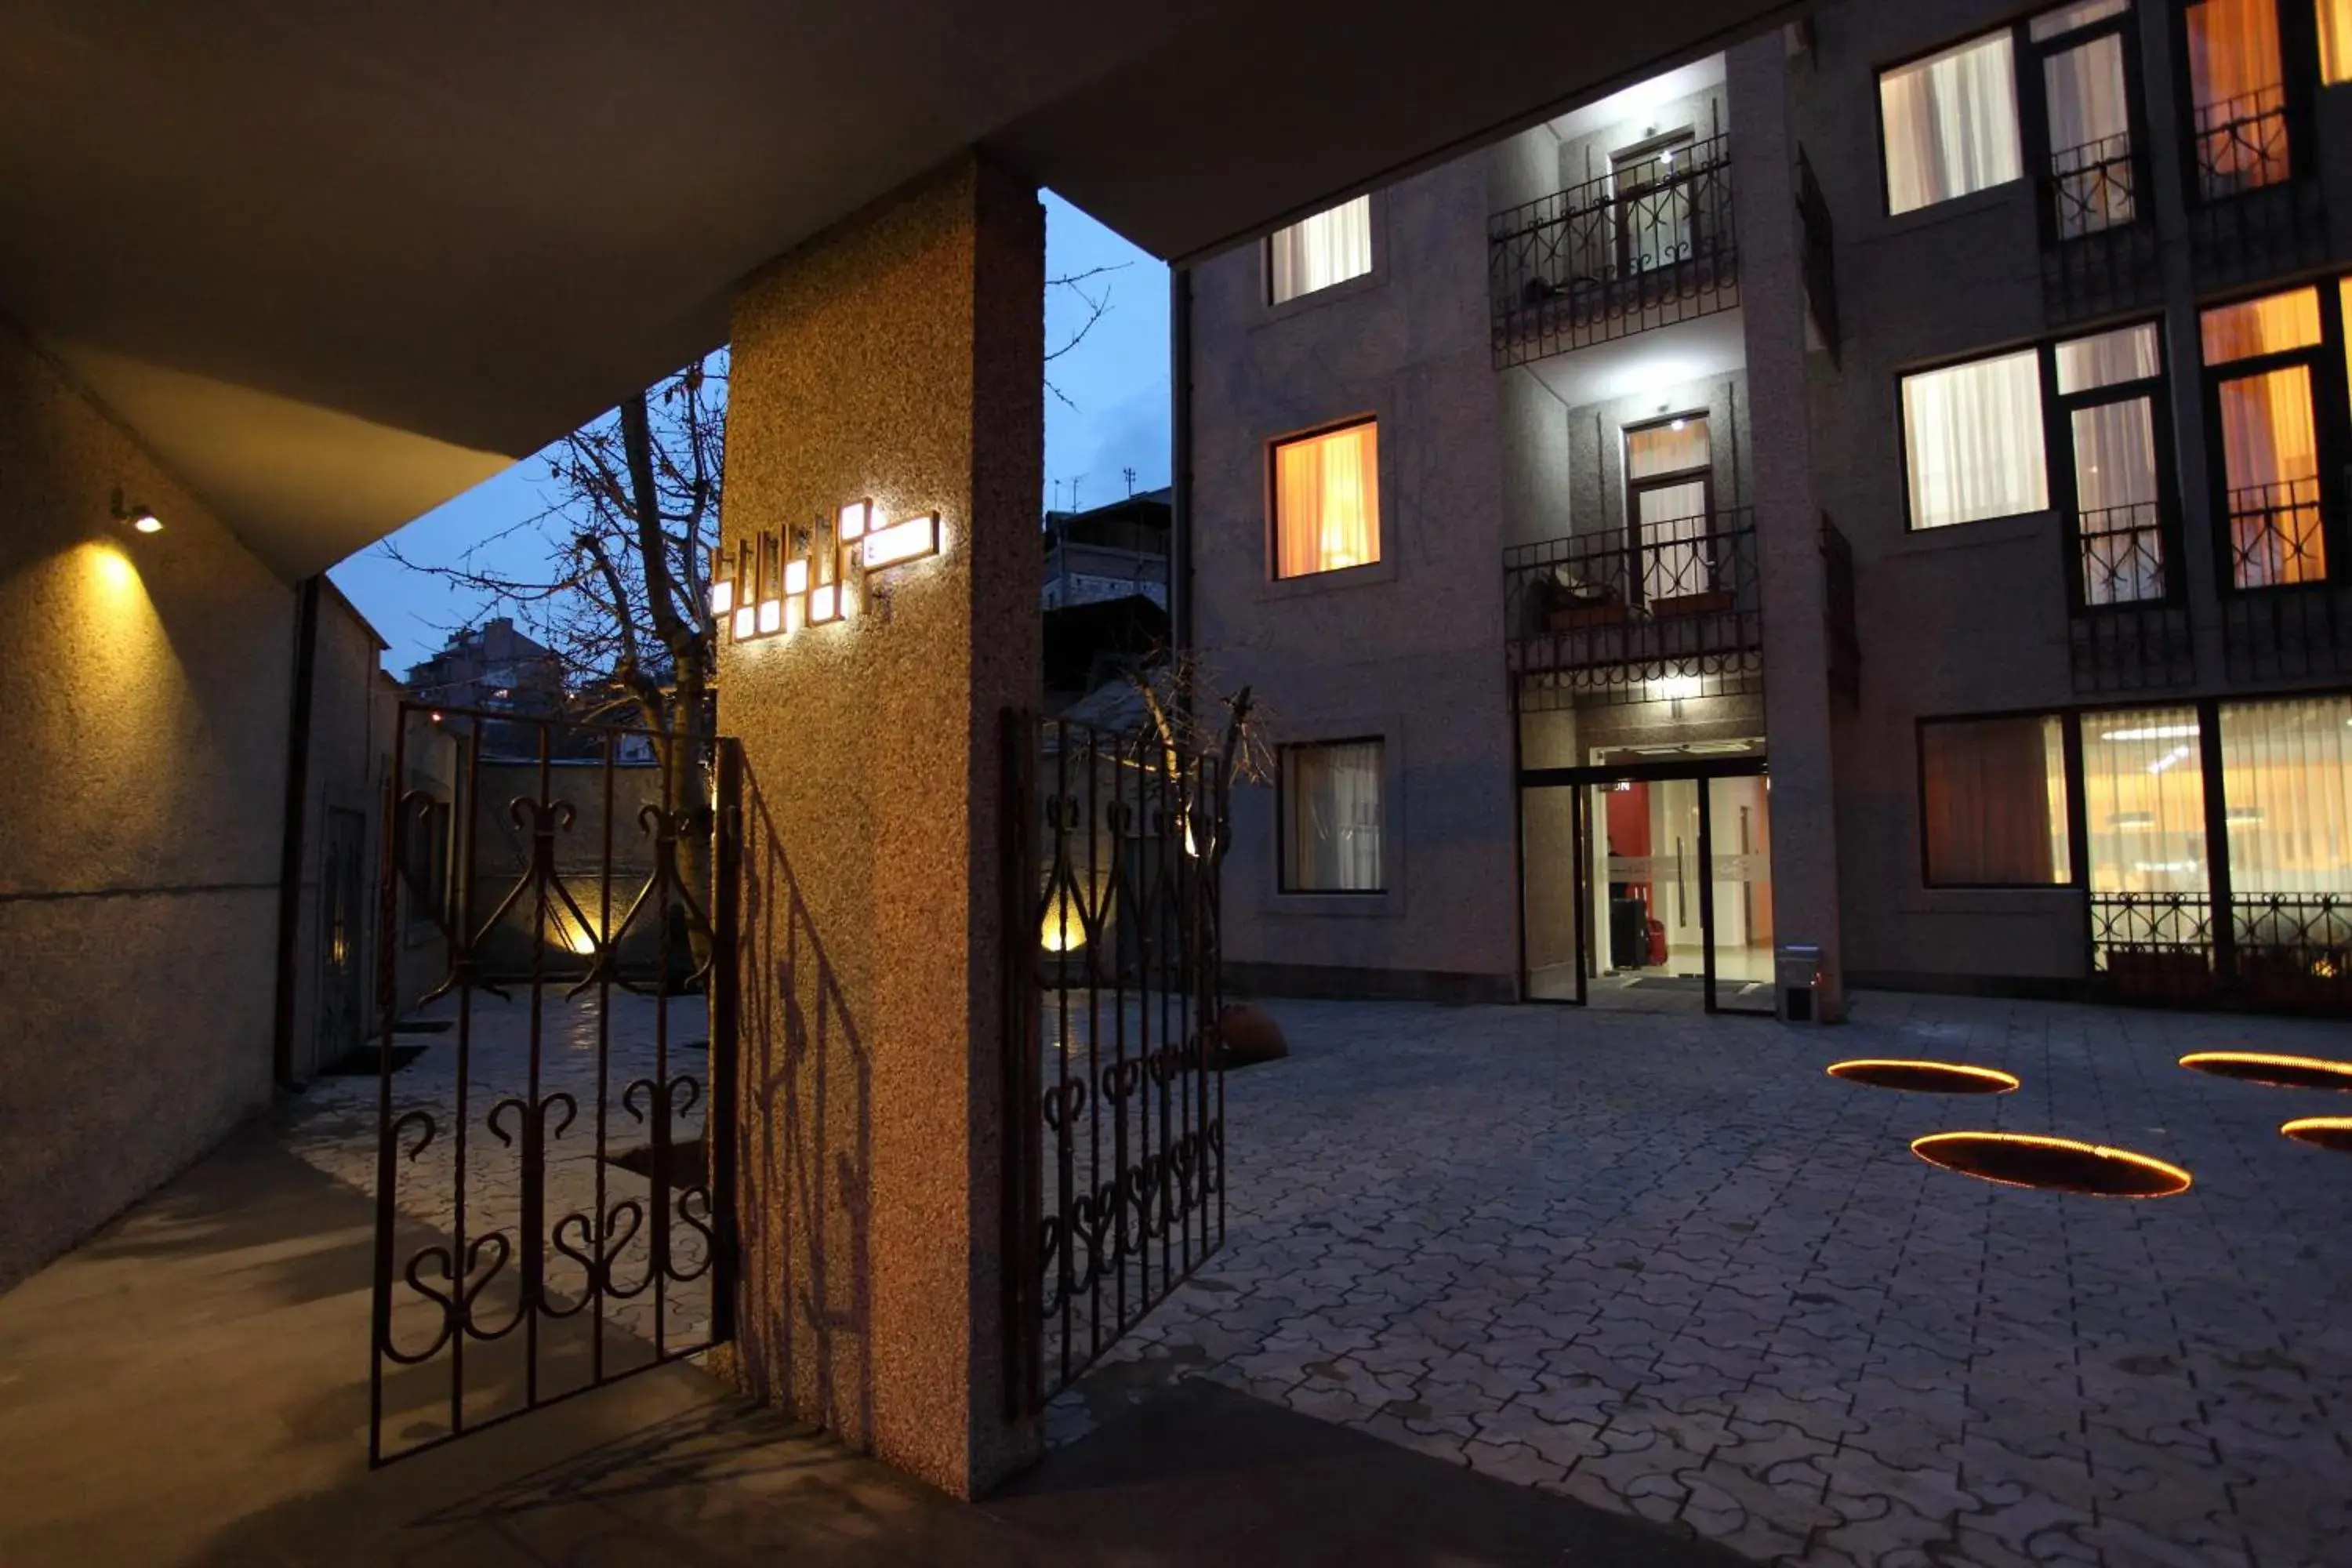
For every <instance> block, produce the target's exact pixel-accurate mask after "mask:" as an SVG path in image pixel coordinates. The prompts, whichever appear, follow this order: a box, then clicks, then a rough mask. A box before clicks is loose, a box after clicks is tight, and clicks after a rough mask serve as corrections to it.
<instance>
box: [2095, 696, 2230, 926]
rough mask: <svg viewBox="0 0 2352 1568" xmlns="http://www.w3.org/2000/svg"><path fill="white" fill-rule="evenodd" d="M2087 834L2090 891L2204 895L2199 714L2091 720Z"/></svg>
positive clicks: (2138, 713) (2138, 712)
mask: <svg viewBox="0 0 2352 1568" xmlns="http://www.w3.org/2000/svg"><path fill="white" fill-rule="evenodd" d="M2082 724H2083V798H2084V807H2083V810H2084V818H2083V820H2084V831H2085V833H2086V834H2087V836H2088V837H2089V841H2090V861H2091V891H2092V892H2093V893H2095V894H2098V893H2136V894H2145V893H2159V894H2161V893H2201V892H2203V891H2204V890H2205V773H2204V769H2203V767H2202V766H2201V765H2200V758H2199V750H2198V726H2197V710H2196V709H2194V708H2136V709H2126V710H2122V711H2120V712H2113V713H2085V714H2084V715H2083V719H2082Z"/></svg>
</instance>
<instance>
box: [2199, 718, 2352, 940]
mask: <svg viewBox="0 0 2352 1568" xmlns="http://www.w3.org/2000/svg"><path fill="white" fill-rule="evenodd" d="M2221 795H2222V799H2223V802H2224V804H2225V807H2226V809H2225V810H2224V812H2223V814H2222V815H2223V817H2224V819H2225V820H2226V821H2227V823H2228V824H2229V831H2230V890H2231V893H2233V894H2247V895H2263V900H2262V901H2263V904H2265V905H2269V904H2275V906H2276V907H2275V908H2274V909H2270V910H2265V912H2267V913H2272V914H2275V915H2280V916H2293V917H2294V919H2292V920H2289V919H2280V920H2277V921H2274V922H2273V923H2276V924H2278V925H2282V926H2287V925H2294V926H2300V925H2301V924H2303V921H2304V919H2305V917H2306V916H2307V913H2308V906H2307V904H2306V902H2305V900H2311V901H2315V900H2317V899H2319V898H2321V897H2325V896H2326V895H2329V894H2333V895H2335V896H2336V898H2337V899H2338V900H2344V899H2346V897H2347V895H2352V697H2306V698H2291V699H2287V700H2282V701H2275V702H2225V703H2223V704H2222V705H2221ZM2257 919H2258V921H2259V917H2257ZM2248 934H2252V936H2253V937H2254V939H2255V940H2257V941H2268V940H2271V937H2272V934H2273V933H2266V932H2263V931H2253V932H2252V933H2247V932H2243V931H2242V932H2241V937H2242V938H2243V937H2244V936H2246V935H2248ZM2339 940H2340V938H2339Z"/></svg>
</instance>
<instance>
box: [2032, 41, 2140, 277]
mask: <svg viewBox="0 0 2352 1568" xmlns="http://www.w3.org/2000/svg"><path fill="white" fill-rule="evenodd" d="M2042 86H2043V89H2044V96H2045V98H2046V99H2047V100H2048V103H2049V106H2050V153H2051V158H2052V162H2053V172H2054V173H2055V174H2056V175H2057V178H2058V179H2059V181H2060V189H2061V192H2062V195H2063V197H2064V199H2063V200H2062V201H2061V202H2060V203H2059V205H2058V219H2059V224H2060V226H2061V227H2062V228H2063V230H2064V231H2065V232H2064V236H2063V237H2066V238H2070V239H2071V238H2073V237H2075V236H2076V235H2083V234H2091V233H2095V232H2096V231H2097V230H2099V229H2103V228H2107V227H2110V226H2114V225H2116V224H2119V223H2129V222H2130V221H2131V220H2132V213H2133V187H2132V179H2131V169H2130V166H2129V165H2128V164H2126V163H2117V162H2116V160H2118V159H2121V158H2125V157H2127V156H2128V155H2129V153H2130V152H2131V103H2130V95H2129V93H2128V92H2127V91H2126V88H2125V86H2124V41H2123V39H2122V37H2119V36H2118V35H2116V34H2114V33H2109V34H2106V35H2105V36H2104V37H2096V38H2093V39H2092V40H2091V41H2090V42H2089V43H2087V44H2081V45H2078V46H2076V47H2074V48H2071V49H2066V50H2063V51H2062V52H2060V53H2057V54H2053V55H2047V56H2044V57H2043V58H2042Z"/></svg>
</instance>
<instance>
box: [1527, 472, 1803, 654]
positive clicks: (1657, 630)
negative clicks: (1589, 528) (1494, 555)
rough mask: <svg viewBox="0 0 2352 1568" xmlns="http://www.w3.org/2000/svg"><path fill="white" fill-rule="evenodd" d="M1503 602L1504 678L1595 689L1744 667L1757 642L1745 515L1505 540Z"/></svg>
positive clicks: (1731, 512)
mask: <svg viewBox="0 0 2352 1568" xmlns="http://www.w3.org/2000/svg"><path fill="white" fill-rule="evenodd" d="M1503 611H1504V616H1505V617H1506V618H1505V621H1504V625H1505V626H1506V628H1507V638H1508V640H1507V644H1506V658H1507V663H1508V666H1509V668H1510V671H1511V673H1512V674H1513V675H1514V676H1523V675H1548V674H1558V675H1562V676H1566V677H1568V678H1569V680H1568V684H1569V685H1570V686H1571V687H1573V688H1576V689H1602V688H1610V687H1627V686H1634V685H1638V684H1640V683H1642V682H1644V681H1651V680H1671V679H1675V678H1676V677H1685V678H1686V677H1701V678H1706V677H1712V676H1719V675H1722V674H1724V673H1725V672H1726V671H1727V669H1728V668H1732V667H1733V666H1734V665H1738V666H1741V667H1744V666H1746V665H1748V664H1749V663H1752V656H1754V655H1756V654H1757V653H1759V651H1760V650H1761V648H1762V647H1763V616H1762V609H1761V604H1760V594H1759V585H1758V580H1757V569H1756V522H1755V516H1754V513H1753V511H1752V510H1751V509H1749V508H1747V507H1735V508H1730V509H1727V510H1717V511H1716V512H1714V513H1712V514H1710V515H1708V516H1705V517H1687V518H1672V519H1662V520H1661V519H1654V520H1652V521H1648V522H1646V523H1643V525H1641V526H1640V527H1639V528H1636V529H1633V530H1632V531H1627V532H1622V533H1621V532H1616V531H1610V532H1594V533H1580V534H1571V535H1570V536H1569V537H1567V538H1565V539H1548V540H1545V541H1543V542H1540V543H1536V544H1520V545H1514V546H1512V547H1510V548H1509V549H1507V550H1506V551H1504V552H1503Z"/></svg>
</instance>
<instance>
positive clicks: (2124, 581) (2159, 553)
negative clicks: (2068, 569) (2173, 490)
mask: <svg viewBox="0 0 2352 1568" xmlns="http://www.w3.org/2000/svg"><path fill="white" fill-rule="evenodd" d="M2055 359H2056V367H2057V384H2058V401H2059V407H2060V409H2061V411H2062V415H2063V421H2064V425H2063V428H2064V432H2065V439H2066V442H2067V447H2068V458H2069V459H2070V460H2071V462H2072V465H2073V468H2072V472H2071V475H2070V476H2069V477H2070V478H2071V479H2072V481H2073V484H2074V536H2075V544H2076V561H2077V564H2078V566H2079V569H2080V572H2081V584H2080V587H2081V594H2082V602H2083V603H2084V604H2085V605H2125V604H2134V603H2137V602H2140V601H2143V600H2148V599H2161V598H2163V597H2164V596H2165V592H2166V570H2165V568H2166V545H2165V527H2164V522H2165V517H2164V512H2165V508H2164V504H2163V484H2162V474H2163V461H2162V458H2161V456H2160V453H2159V448H2158V445H2157V441H2158V437H2157V430H2158V424H2159V421H2158V409H2159V408H2161V407H2162V406H2163V403H2164V399H2163V390H2162V385H2161V383H2160V381H2159V379H2158V378H2159V377H2160V376H2161V375H2162V374H2163V368H2164V358H2163V345H2162V342H2161V341H2160V339H2159V337H2158V331H2157V327H2156V323H2155V322H2153V321H2147V322H2142V323H2141V324H2139V325H2138V326H2134V327H2122V328H2118V329H2117V330H2116V331H2111V332H2101V333H2099V334H2098V335H2096V336H2095V337H2088V338H2075V339H2073V340H2071V341H2069V342H2062V343H2060V344H2058V345H2057V351H2056V354H2055Z"/></svg>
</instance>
